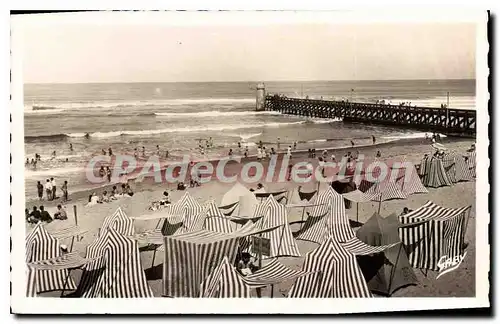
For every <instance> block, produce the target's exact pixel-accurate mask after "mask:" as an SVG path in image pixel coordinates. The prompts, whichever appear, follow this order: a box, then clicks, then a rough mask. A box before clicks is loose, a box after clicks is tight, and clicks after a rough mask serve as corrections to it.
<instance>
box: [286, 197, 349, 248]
mask: <svg viewBox="0 0 500 324" xmlns="http://www.w3.org/2000/svg"><path fill="white" fill-rule="evenodd" d="M317 203H323V205H319V206H317V207H315V208H314V209H313V211H312V212H311V215H310V216H309V217H308V218H307V220H306V222H305V224H304V226H303V227H302V228H301V229H300V230H299V231H298V232H296V234H295V235H296V238H297V239H298V240H304V241H311V242H315V243H318V244H321V243H322V242H323V241H324V240H325V239H326V238H327V237H328V235H330V234H332V235H333V236H334V237H335V238H336V240H338V241H340V242H345V241H347V240H349V239H351V238H352V237H354V231H353V230H352V228H351V225H350V223H349V218H348V217H347V214H346V212H345V204H344V197H343V196H342V195H341V194H339V193H337V192H336V191H335V190H334V189H333V188H332V187H328V189H326V190H325V191H324V192H323V193H322V194H321V195H319V197H318V200H317ZM316 215H317V216H316Z"/></svg>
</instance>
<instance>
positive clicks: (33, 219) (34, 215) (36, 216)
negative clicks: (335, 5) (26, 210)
mask: <svg viewBox="0 0 500 324" xmlns="http://www.w3.org/2000/svg"><path fill="white" fill-rule="evenodd" d="M40 219H41V216H40V211H39V210H38V209H37V208H36V206H33V210H32V211H31V213H30V214H29V218H28V223H32V224H36V223H38V222H39V221H40Z"/></svg>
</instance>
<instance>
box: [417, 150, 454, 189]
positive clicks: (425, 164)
mask: <svg viewBox="0 0 500 324" xmlns="http://www.w3.org/2000/svg"><path fill="white" fill-rule="evenodd" d="M419 174H420V176H421V177H422V184H423V185H424V186H426V187H432V188H438V187H442V186H451V185H452V181H451V180H450V178H449V177H448V174H447V173H446V170H445V169H444V166H443V160H441V159H440V158H437V157H434V156H425V157H424V158H423V159H422V162H421V163H420V170H419Z"/></svg>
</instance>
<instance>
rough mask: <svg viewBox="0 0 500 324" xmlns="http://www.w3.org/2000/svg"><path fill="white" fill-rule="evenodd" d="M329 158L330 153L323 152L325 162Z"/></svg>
mask: <svg viewBox="0 0 500 324" xmlns="http://www.w3.org/2000/svg"><path fill="white" fill-rule="evenodd" d="M327 156H328V151H327V150H323V160H325V161H326V158H327Z"/></svg>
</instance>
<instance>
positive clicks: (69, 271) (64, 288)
mask: <svg viewBox="0 0 500 324" xmlns="http://www.w3.org/2000/svg"><path fill="white" fill-rule="evenodd" d="M71 270H72V269H68V274H67V275H66V279H65V280H64V285H63V289H62V291H61V297H63V296H64V292H65V291H66V285H67V284H68V280H69V275H70V273H71Z"/></svg>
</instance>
